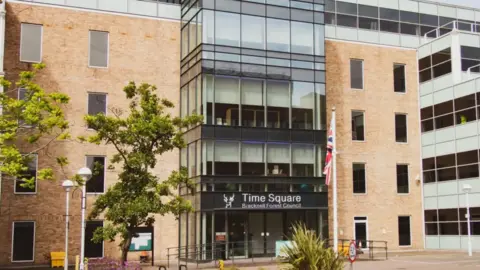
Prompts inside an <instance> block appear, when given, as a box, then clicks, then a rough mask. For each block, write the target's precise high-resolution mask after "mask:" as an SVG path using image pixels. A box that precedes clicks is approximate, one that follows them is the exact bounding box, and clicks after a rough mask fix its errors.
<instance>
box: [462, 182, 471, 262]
mask: <svg viewBox="0 0 480 270" xmlns="http://www.w3.org/2000/svg"><path fill="white" fill-rule="evenodd" d="M470 191H472V186H470V185H469V184H463V192H465V204H466V205H465V207H466V208H467V214H466V218H467V230H468V256H470V257H472V237H471V233H470V202H469V200H468V193H470Z"/></svg>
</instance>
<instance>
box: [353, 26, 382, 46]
mask: <svg viewBox="0 0 480 270" xmlns="http://www.w3.org/2000/svg"><path fill="white" fill-rule="evenodd" d="M358 41H362V42H367V43H379V42H380V33H379V32H378V31H369V30H360V29H359V30H358Z"/></svg>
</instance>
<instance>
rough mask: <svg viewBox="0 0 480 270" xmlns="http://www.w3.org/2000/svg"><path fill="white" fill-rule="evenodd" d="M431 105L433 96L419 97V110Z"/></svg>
mask: <svg viewBox="0 0 480 270" xmlns="http://www.w3.org/2000/svg"><path fill="white" fill-rule="evenodd" d="M432 105H433V94H430V95H426V96H423V97H420V108H425V107H428V106H432Z"/></svg>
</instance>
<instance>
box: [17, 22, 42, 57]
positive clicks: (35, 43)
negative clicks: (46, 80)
mask: <svg viewBox="0 0 480 270" xmlns="http://www.w3.org/2000/svg"><path fill="white" fill-rule="evenodd" d="M20 31H21V34H20V61H22V62H30V63H40V62H42V33H43V26H42V25H38V24H30V23H22V25H21V30H20Z"/></svg>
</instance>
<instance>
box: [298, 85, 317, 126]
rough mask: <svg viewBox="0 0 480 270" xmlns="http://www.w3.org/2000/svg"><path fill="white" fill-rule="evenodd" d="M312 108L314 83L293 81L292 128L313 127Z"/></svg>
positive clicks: (313, 104)
mask: <svg viewBox="0 0 480 270" xmlns="http://www.w3.org/2000/svg"><path fill="white" fill-rule="evenodd" d="M314 108H315V97H314V84H313V83H307V82H293V87H292V128H294V129H313V111H314Z"/></svg>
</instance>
